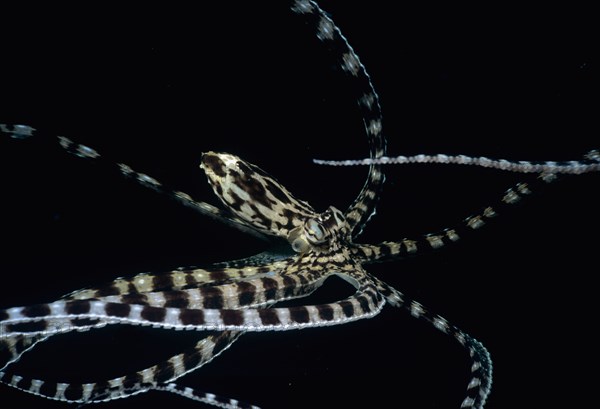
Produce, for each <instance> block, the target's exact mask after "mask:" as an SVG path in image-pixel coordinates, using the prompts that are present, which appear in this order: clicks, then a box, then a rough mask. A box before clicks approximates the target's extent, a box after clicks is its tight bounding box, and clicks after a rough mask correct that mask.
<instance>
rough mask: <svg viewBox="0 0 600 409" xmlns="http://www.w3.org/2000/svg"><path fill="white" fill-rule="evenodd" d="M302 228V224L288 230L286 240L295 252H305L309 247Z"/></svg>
mask: <svg viewBox="0 0 600 409" xmlns="http://www.w3.org/2000/svg"><path fill="white" fill-rule="evenodd" d="M303 230H304V229H303V228H302V226H298V227H296V228H295V229H293V230H292V231H290V234H289V235H288V242H289V243H290V245H291V246H292V250H294V251H295V252H296V253H305V252H307V251H308V249H309V248H310V244H309V243H308V240H307V239H306V235H305V234H303V233H304V231H303Z"/></svg>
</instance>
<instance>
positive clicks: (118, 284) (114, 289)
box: [67, 260, 288, 299]
mask: <svg viewBox="0 0 600 409" xmlns="http://www.w3.org/2000/svg"><path fill="white" fill-rule="evenodd" d="M287 265H288V263H287V262H286V261H285V260H277V261H272V262H268V263H265V264H258V265H254V266H241V267H217V268H211V267H207V268H179V269H177V270H173V271H170V272H167V273H158V274H154V273H152V274H149V273H141V274H137V275H135V276H133V277H120V278H117V279H115V280H113V281H112V282H110V283H108V284H106V285H104V286H100V287H96V288H90V289H82V290H77V291H75V292H72V293H70V294H69V295H68V296H67V297H68V298H69V299H87V298H101V297H106V296H110V295H115V296H118V295H127V294H143V293H150V292H157V291H169V290H184V289H186V288H195V287H201V286H205V285H214V284H219V283H225V282H233V281H236V280H241V279H246V278H252V277H255V276H261V275H274V274H279V273H280V272H281V271H283V270H284V269H285V268H286V267H287Z"/></svg>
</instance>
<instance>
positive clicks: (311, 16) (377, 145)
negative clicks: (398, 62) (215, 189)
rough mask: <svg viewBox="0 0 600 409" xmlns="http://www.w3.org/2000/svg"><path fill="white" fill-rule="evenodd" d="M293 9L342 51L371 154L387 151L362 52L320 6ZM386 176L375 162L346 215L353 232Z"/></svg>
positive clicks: (301, 3)
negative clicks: (357, 53) (356, 94)
mask: <svg viewBox="0 0 600 409" xmlns="http://www.w3.org/2000/svg"><path fill="white" fill-rule="evenodd" d="M292 11H294V12H295V13H297V14H301V15H302V16H303V17H304V18H305V19H306V21H307V23H308V24H309V25H310V26H311V28H312V29H313V30H314V31H315V32H316V34H317V37H318V38H319V40H321V41H322V42H323V43H324V44H325V45H326V46H327V47H329V48H330V49H333V50H335V52H336V53H337V54H338V56H337V57H338V64H339V66H340V67H341V68H342V71H343V72H345V73H346V74H347V75H348V76H349V77H350V78H351V79H352V80H353V82H354V84H355V85H354V86H355V87H356V89H357V92H358V97H357V101H358V105H359V107H360V110H361V113H362V116H363V122H364V125H365V130H366V133H367V137H368V138H369V154H370V157H371V158H379V157H381V156H383V155H385V144H386V142H385V138H384V136H383V133H382V115H381V107H380V105H379V96H378V95H377V92H376V91H375V88H374V86H373V83H372V82H371V78H370V76H369V74H368V73H367V70H366V69H365V67H364V65H363V64H362V63H361V62H360V59H359V58H358V55H356V53H355V52H354V50H353V49H352V47H351V46H350V44H349V43H348V40H347V39H346V38H345V37H344V35H343V34H342V32H341V31H340V29H339V28H338V27H336V25H335V24H334V22H333V21H332V20H331V19H330V18H329V17H328V16H327V14H326V13H325V12H324V11H323V10H321V9H320V8H319V6H318V5H317V4H316V3H315V2H313V1H309V0H296V1H293V6H292ZM384 180H385V176H384V174H383V170H382V167H381V166H380V165H371V166H370V167H369V174H368V176H367V181H366V182H365V184H364V186H363V188H362V190H361V191H360V193H359V194H358V197H357V198H356V199H355V200H354V202H353V203H352V204H351V205H350V207H349V208H348V210H346V212H345V214H344V216H345V217H346V220H347V221H348V224H349V225H350V227H351V230H352V235H353V236H354V237H356V236H358V235H359V234H360V233H361V231H362V230H363V228H364V227H365V225H366V224H367V222H368V221H369V219H370V218H371V216H372V215H373V214H374V213H375V206H376V204H377V200H378V198H379V193H380V192H381V188H382V186H383V182H384Z"/></svg>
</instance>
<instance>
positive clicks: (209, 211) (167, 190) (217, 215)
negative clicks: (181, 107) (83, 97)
mask: <svg viewBox="0 0 600 409" xmlns="http://www.w3.org/2000/svg"><path fill="white" fill-rule="evenodd" d="M36 132H37V131H36V129H34V128H32V127H30V126H27V125H8V124H0V133H5V134H7V135H8V136H10V137H11V138H13V139H24V138H28V137H31V136H33V135H35V134H36ZM56 141H57V142H58V145H59V146H60V147H61V148H62V149H64V150H65V151H66V152H67V153H69V154H71V155H74V156H77V157H79V158H83V159H86V160H89V161H91V162H94V164H95V165H96V166H100V167H102V168H103V169H105V170H106V171H107V173H109V174H110V173H115V172H116V173H117V174H119V175H121V176H125V177H127V178H129V179H133V180H134V181H135V182H137V183H138V184H139V185H141V186H143V187H145V188H148V189H151V190H154V191H156V192H158V193H161V194H163V195H166V196H169V197H170V198H172V199H174V200H176V201H178V202H179V203H181V204H183V205H184V206H187V207H190V208H192V209H194V210H195V211H197V212H199V213H201V214H202V215H204V216H208V217H210V218H212V219H215V220H217V221H219V222H221V223H224V224H226V225H228V226H230V227H233V228H236V229H238V230H240V231H243V232H244V233H248V234H251V235H253V236H255V237H257V238H260V239H262V240H267V238H266V236H265V235H264V234H262V233H260V232H258V231H257V230H256V229H254V228H253V227H252V226H250V225H248V223H246V222H245V221H243V220H241V219H239V218H237V217H235V215H233V214H231V213H230V212H227V211H224V210H221V209H219V208H217V207H215V206H213V205H211V204H208V203H205V202H201V201H196V200H194V199H193V198H192V197H191V196H190V195H189V194H187V193H184V192H181V191H179V190H176V189H173V188H171V187H169V186H168V185H166V184H164V183H162V182H160V181H158V180H156V179H155V178H153V177H152V176H149V175H147V174H145V173H141V172H137V171H135V170H134V169H132V168H131V167H130V166H128V165H126V164H124V163H116V162H113V161H111V160H109V159H106V158H105V157H104V156H102V155H101V154H100V153H99V152H98V151H97V150H95V149H93V148H91V147H89V146H86V145H83V144H79V143H77V142H74V141H72V140H71V139H69V138H66V137H64V136H58V137H57V138H56Z"/></svg>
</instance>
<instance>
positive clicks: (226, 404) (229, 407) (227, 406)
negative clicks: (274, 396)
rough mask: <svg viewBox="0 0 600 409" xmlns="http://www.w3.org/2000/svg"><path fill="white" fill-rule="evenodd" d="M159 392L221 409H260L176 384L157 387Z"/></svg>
mask: <svg viewBox="0 0 600 409" xmlns="http://www.w3.org/2000/svg"><path fill="white" fill-rule="evenodd" d="M154 389H155V390H158V391H165V392H170V393H175V394H177V395H181V396H183V397H185V398H188V399H191V400H195V401H198V402H202V403H206V404H208V405H212V406H217V407H219V408H224V409H238V408H239V409H260V408H259V407H258V406H255V405H250V404H247V403H243V402H240V401H238V400H236V399H229V398H223V397H219V396H217V395H213V394H212V393H201V394H199V393H198V392H197V391H194V390H193V389H191V388H187V387H183V388H182V387H180V386H178V385H176V384H174V383H171V384H168V385H164V386H157V387H155V388H154Z"/></svg>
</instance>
